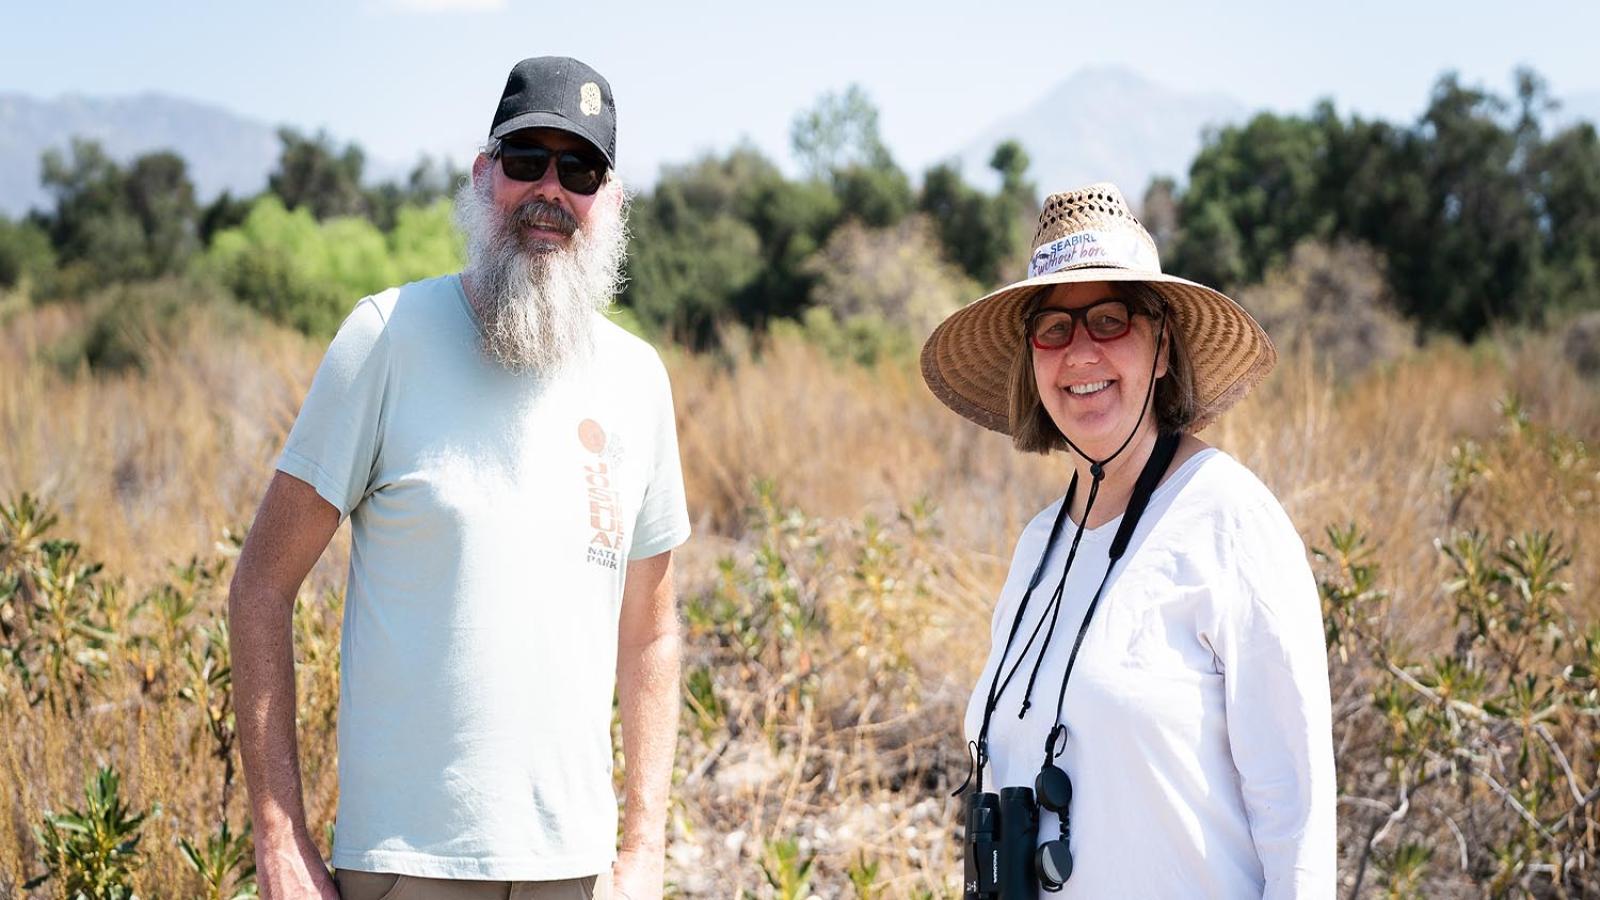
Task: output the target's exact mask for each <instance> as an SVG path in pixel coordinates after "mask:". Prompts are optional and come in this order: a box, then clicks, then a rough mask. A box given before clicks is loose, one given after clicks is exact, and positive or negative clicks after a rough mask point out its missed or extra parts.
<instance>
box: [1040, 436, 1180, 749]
mask: <svg viewBox="0 0 1600 900" xmlns="http://www.w3.org/2000/svg"><path fill="white" fill-rule="evenodd" d="M1180 438H1181V435H1179V434H1177V433H1176V432H1173V433H1169V434H1162V435H1160V436H1159V437H1157V438H1156V446H1155V450H1154V451H1152V452H1151V454H1150V459H1149V461H1148V462H1146V463H1145V464H1144V469H1143V470H1142V471H1140V472H1139V480H1138V481H1136V482H1134V485H1133V496H1132V497H1131V498H1130V499H1129V500H1128V509H1127V511H1126V512H1124V513H1123V515H1122V524H1121V525H1119V526H1117V533H1116V536H1115V537H1113V538H1112V539H1111V552H1110V557H1111V561H1110V562H1109V563H1107V564H1106V573H1105V574H1104V575H1102V576H1100V586H1099V587H1098V588H1095V591H1094V599H1092V600H1090V601H1089V608H1088V609H1086V610H1084V613H1083V622H1082V623H1080V624H1079V625H1078V637H1077V639H1076V640H1074V641H1073V642H1072V653H1071V654H1070V655H1069V656H1068V657H1067V670H1066V672H1065V673H1063V674H1062V676H1061V690H1060V692H1059V693H1058V694H1057V695H1056V717H1055V725H1053V726H1052V727H1051V728H1050V735H1049V736H1048V737H1046V738H1045V747H1044V761H1045V765H1047V766H1048V765H1051V764H1053V763H1054V762H1055V759H1056V752H1055V746H1056V738H1057V737H1058V736H1059V733H1062V732H1065V731H1066V726H1065V725H1063V724H1062V723H1061V710H1062V709H1063V707H1064V705H1065V703H1066V699H1067V682H1068V681H1069V680H1071V678H1072V667H1073V666H1075V665H1077V662H1078V650H1079V649H1081V648H1082V647H1083V637H1084V635H1086V634H1088V633H1089V620H1091V619H1093V618H1094V611H1095V609H1096V608H1097V607H1099V605H1100V598H1101V596H1102V595H1103V594H1105V591H1106V583H1107V582H1109V581H1110V580H1111V570H1112V569H1115V568H1116V567H1117V560H1119V559H1121V558H1122V554H1124V553H1126V552H1127V551H1128V543H1129V542H1130V541H1132V540H1133V531H1134V529H1135V528H1138V527H1139V520H1140V519H1141V518H1143V517H1144V511H1145V508H1146V507H1148V506H1149V505H1150V498H1151V497H1152V496H1153V495H1154V494H1155V492H1156V487H1157V485H1159V484H1160V483H1161V477H1162V476H1163V475H1165V474H1166V472H1167V469H1168V468H1170V467H1171V466H1172V460H1173V459H1174V458H1175V457H1176V456H1177V455H1178V441H1179V440H1180Z"/></svg>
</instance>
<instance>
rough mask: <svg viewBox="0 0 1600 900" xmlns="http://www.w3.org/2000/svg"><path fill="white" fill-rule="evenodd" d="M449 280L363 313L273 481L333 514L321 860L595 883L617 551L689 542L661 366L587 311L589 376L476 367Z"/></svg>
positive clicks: (620, 572)
mask: <svg viewBox="0 0 1600 900" xmlns="http://www.w3.org/2000/svg"><path fill="white" fill-rule="evenodd" d="M468 310H469V307H468V305H467V301H466V296H465V294H463V292H462V289H461V280H460V278H459V276H455V275H450V276H445V277H442V278H436V279H433V280H430V281H422V282H417V283H414V284H409V285H406V286H405V287H402V288H398V289H392V290H389V291H385V292H384V293H381V294H378V295H375V296H372V297H368V298H366V299H364V300H362V301H361V302H360V303H359V304H358V305H357V306H356V308H355V311H354V312H352V313H351V314H350V317H349V318H348V319H346V320H345V322H344V324H343V325H342V326H341V327H340V329H339V333H338V335H337V336H335V337H334V339H333V343H332V345H331V346H330V347H329V348H328V353H327V355H326V356H325V357H324V358H323V361H322V364H321V366H320V367H319V368H318V370H317V375H316V379H315V380H314V381H313V383H312V385H311V391H310V393H309V394H308V395H307V397H306V401H305V405H304V406H303V407H302V408H301V410H300V416H299V418H298V420H297V421H296V422H295V425H294V429H293V431H292V432H291V433H290V435H289V439H288V442H287V444H286V446H285V448H284V451H283V455H282V457H281V458H280V459H279V462H278V468H279V469H280V470H282V471H283V472H286V473H288V474H289V475H292V476H294V477H296V478H299V479H301V480H303V481H305V482H307V483H308V484H310V485H311V486H312V487H314V488H316V490H317V493H319V494H320V495H321V496H322V497H323V498H325V499H326V500H327V501H328V502H329V503H331V504H333V505H334V506H335V507H337V508H338V509H339V512H340V515H341V516H346V515H348V516H349V517H350V521H351V532H352V537H353V543H352V548H351V554H350V575H349V587H348V590H347V593H346V599H345V611H344V634H343V639H342V642H341V645H340V652H341V663H340V679H339V688H340V696H339V811H338V822H337V826H336V830H335V837H334V853H333V865H334V866H335V867H336V868H349V869H361V870H367V871H378V872H396V873H400V874H407V875H417V876H423V877H432V878H473V879H493V880H518V881H521V880H547V879H562V878H574V877H580V876H585V875H592V874H595V873H598V872H601V871H605V870H607V869H609V867H610V865H611V861H612V859H613V858H614V855H615V843H616V828H617V805H616V796H615V794H614V792H613V790H612V778H611V758H612V749H611V731H610V725H611V698H612V693H613V690H614V688H615V665H616V653H617V621H618V614H619V611H620V607H621V596H622V584H623V577H624V575H625V574H626V570H627V563H628V561H629V560H630V559H641V558H645V557H649V556H654V555H656V554H658V553H662V552H664V551H667V550H670V549H672V548H674V547H676V546H678V545H679V544H681V543H683V541H684V540H685V539H687V537H688V535H689V518H688V512H687V510H686V509H685V506H684V498H683V476H682V470H681V468H680V466H679V462H678V444H677V433H676V429H675V422H674V418H673V410H672V397H671V391H670V388H669V386H668V383H667V373H666V369H665V368H664V367H663V366H662V364H661V360H660V358H659V357H658V356H657V355H656V353H655V351H654V350H653V349H652V348H651V347H650V346H649V345H648V344H646V343H645V342H643V341H641V340H639V339H638V338H635V337H633V336H632V335H630V334H628V333H627V332H625V331H623V330H622V329H621V328H618V327H617V326H616V325H614V324H612V323H611V322H610V321H608V320H606V319H605V318H604V317H603V316H598V315H597V316H596V322H595V331H596V334H595V347H596V349H595V353H594V355H593V357H592V359H591V361H590V362H588V363H587V364H585V365H583V366H578V367H574V368H572V369H571V370H570V371H569V372H567V373H565V374H563V375H561V376H558V377H555V378H547V377H543V376H539V375H531V374H523V375H516V374H512V373H511V372H509V371H507V370H506V369H504V368H503V367H501V366H499V365H498V364H497V363H495V362H494V361H493V360H491V359H489V358H488V357H486V356H485V355H484V354H483V352H482V350H481V349H480V343H479V337H478V332H477V327H476V325H475V323H474V320H473V318H472V316H471V314H470V313H469V311H468Z"/></svg>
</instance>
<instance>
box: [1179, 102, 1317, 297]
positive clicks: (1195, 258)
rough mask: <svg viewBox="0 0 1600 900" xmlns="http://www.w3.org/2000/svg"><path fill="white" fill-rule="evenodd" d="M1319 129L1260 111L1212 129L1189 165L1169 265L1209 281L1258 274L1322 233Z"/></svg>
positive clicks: (1244, 278) (1236, 279)
mask: <svg viewBox="0 0 1600 900" xmlns="http://www.w3.org/2000/svg"><path fill="white" fill-rule="evenodd" d="M1322 155H1323V136H1322V133H1321V131H1320V130H1319V129H1318V128H1317V127H1316V126H1315V125H1314V124H1313V123H1312V122H1310V121H1308V120H1306V119H1301V118H1297V117H1293V116H1278V115H1275V114H1272V113H1260V114H1258V115H1257V116H1256V117H1255V118H1253V119H1251V120H1250V121H1249V122H1248V123H1246V124H1245V125H1243V126H1229V127H1226V128H1223V129H1221V130H1220V131H1216V132H1214V133H1212V134H1210V135H1209V136H1208V137H1207V139H1206V141H1205V144H1204V146H1202V147H1201V150H1200V153H1199V155H1198V156H1196V157H1195V160H1194V163H1193V164H1192V165H1191V166H1190V167H1189V187H1188V190H1186V191H1185V192H1184V195H1183V199H1182V201H1181V204H1180V217H1181V218H1182V219H1183V222H1184V228H1183V230H1182V232H1181V233H1180V234H1179V235H1178V239H1177V241H1176V242H1175V247H1174V248H1173V249H1174V253H1173V259H1172V270H1173V271H1175V272H1178V273H1180V274H1182V275H1184V276H1186V277H1189V278H1195V279H1198V280H1200V281H1204V282H1207V283H1211V284H1219V285H1230V286H1231V285H1235V284H1239V283H1241V282H1254V281H1259V280H1260V279H1261V276H1262V275H1263V274H1264V273H1265V272H1266V271H1267V269H1269V268H1271V267H1273V266H1278V265H1282V264H1284V263H1285V262H1287V261H1288V257H1289V253H1290V251H1291V250H1292V249H1293V248H1294V246H1295V245H1296V244H1298V243H1299V242H1300V241H1302V240H1304V239H1306V238H1320V237H1326V236H1327V235H1329V234H1330V233H1331V230H1332V226H1333V219H1332V216H1331V215H1329V214H1328V213H1327V212H1326V211H1324V210H1323V209H1322V208H1320V206H1319V205H1318V203H1317V201H1318V199H1319V195H1318V188H1319V186H1320V184H1321V182H1320V180H1319V176H1320V175H1321V170H1320V168H1319V165H1318V161H1319V160H1320V159H1321V157H1322Z"/></svg>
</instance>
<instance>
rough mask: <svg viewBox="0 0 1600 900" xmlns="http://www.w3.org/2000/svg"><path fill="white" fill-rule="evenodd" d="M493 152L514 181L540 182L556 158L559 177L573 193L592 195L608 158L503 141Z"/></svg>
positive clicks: (602, 180) (564, 185)
mask: <svg viewBox="0 0 1600 900" xmlns="http://www.w3.org/2000/svg"><path fill="white" fill-rule="evenodd" d="M494 155H495V156H497V157H499V159H500V169H501V171H503V172H505V173H506V177H507V178H510V179H511V180H512V181H538V180H539V179H541V178H543V177H544V173H545V170H546V169H548V168H550V160H552V159H554V160H555V161H556V178H557V180H559V181H560V182H561V186H562V187H564V188H566V189H567V190H569V191H571V192H572V193H574V194H592V193H594V192H595V191H598V190H600V185H601V184H602V183H604V182H605V180H606V161H605V160H604V159H603V158H601V157H600V155H599V154H595V153H584V152H582V151H579V150H552V149H550V148H549V147H545V146H543V145H540V144H522V143H517V144H513V143H508V142H505V141H502V142H501V143H500V146H498V147H496V148H495V151H494Z"/></svg>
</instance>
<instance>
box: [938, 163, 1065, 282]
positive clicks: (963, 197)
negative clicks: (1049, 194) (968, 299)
mask: <svg viewBox="0 0 1600 900" xmlns="http://www.w3.org/2000/svg"><path fill="white" fill-rule="evenodd" d="M989 166H990V168H992V169H994V170H995V171H996V172H998V173H999V175H1000V190H999V191H998V192H997V193H996V194H995V195H994V196H989V195H987V194H984V193H983V192H982V191H979V190H978V189H976V188H974V187H972V186H971V185H969V184H967V183H966V182H965V181H964V180H963V179H962V178H961V170H960V169H959V168H958V167H957V166H956V165H954V164H952V163H940V164H939V165H936V166H934V167H933V168H931V169H929V170H928V171H927V173H926V174H925V175H923V178H922V192H921V195H920V196H919V197H918V200H917V208H918V209H919V210H920V211H922V212H923V213H925V214H927V216H928V217H929V218H930V219H931V220H932V221H933V223H934V226H935V227H936V228H937V230H938V234H939V243H940V244H941V246H943V247H944V252H945V255H946V257H947V258H949V259H950V261H952V262H954V263H955V264H956V265H958V266H960V267H961V268H962V270H964V271H965V272H966V273H967V275H968V276H969V277H971V278H972V279H973V280H975V281H977V282H978V283H979V284H982V285H985V286H988V285H994V284H998V283H1000V282H1002V281H1005V280H1007V279H1008V277H1014V276H1019V275H1021V274H1022V271H1021V268H1020V266H1021V260H1023V259H1025V258H1026V255H1027V253H1028V251H1029V250H1030V249H1031V248H1030V247H1028V246H1027V241H1028V238H1029V236H1030V234H1031V232H1030V230H1029V228H1028V224H1029V222H1028V220H1029V219H1031V218H1032V216H1033V212H1034V210H1035V208H1036V206H1037V204H1038V199H1037V196H1036V194H1035V188H1034V186H1033V184H1032V183H1031V182H1029V181H1028V180H1027V179H1026V177H1025V176H1026V173H1027V169H1028V155H1027V153H1025V152H1024V151H1023V149H1022V145H1020V144H1018V143H1017V142H1015V141H1006V142H1004V143H1002V144H1000V145H999V146H998V147H996V148H995V152H994V155H993V156H992V157H990V161H989Z"/></svg>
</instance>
